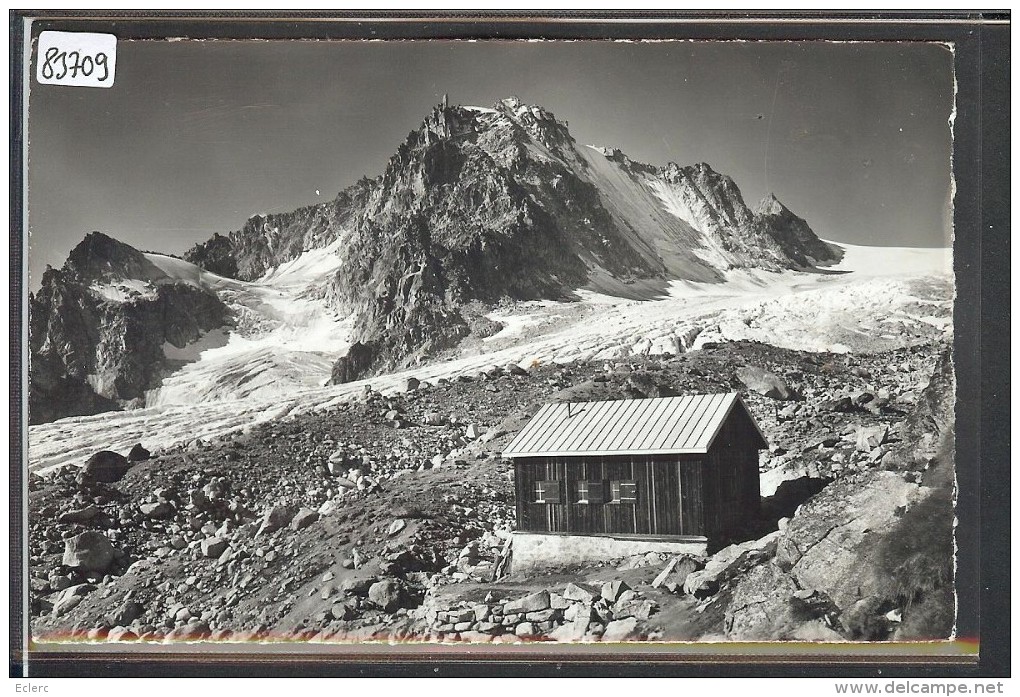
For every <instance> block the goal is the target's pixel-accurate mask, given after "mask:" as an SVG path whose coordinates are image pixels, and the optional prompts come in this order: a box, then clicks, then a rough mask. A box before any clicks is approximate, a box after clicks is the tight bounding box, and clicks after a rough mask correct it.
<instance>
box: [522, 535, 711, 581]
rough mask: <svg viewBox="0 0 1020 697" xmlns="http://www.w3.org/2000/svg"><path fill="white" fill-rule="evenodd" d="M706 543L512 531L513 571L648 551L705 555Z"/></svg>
mask: <svg viewBox="0 0 1020 697" xmlns="http://www.w3.org/2000/svg"><path fill="white" fill-rule="evenodd" d="M707 546H708V542H707V541H706V540H703V539H702V540H701V541H690V542H687V541H683V542H679V541H675V542H674V541H662V540H623V539H618V538H615V537H602V536H596V535H545V534H541V533H525V532H515V533H514V535H513V558H512V562H511V563H512V573H514V574H515V575H516V574H521V573H532V572H535V571H541V570H545V569H553V568H558V567H565V566H571V565H575V564H588V563H591V562H597V561H609V560H612V559H624V558H626V557H633V556H638V555H642V554H647V553H648V552H656V553H666V554H688V555H693V556H704V555H705V554H706V551H707Z"/></svg>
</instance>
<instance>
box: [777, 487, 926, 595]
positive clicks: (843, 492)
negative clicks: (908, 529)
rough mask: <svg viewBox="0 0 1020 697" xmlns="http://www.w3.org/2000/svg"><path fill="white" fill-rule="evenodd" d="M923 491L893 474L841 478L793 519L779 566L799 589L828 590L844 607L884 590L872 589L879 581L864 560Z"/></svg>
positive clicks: (782, 541)
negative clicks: (868, 571) (865, 570)
mask: <svg viewBox="0 0 1020 697" xmlns="http://www.w3.org/2000/svg"><path fill="white" fill-rule="evenodd" d="M923 495H924V490H923V489H922V488H921V487H919V486H918V485H917V484H914V483H911V482H909V481H907V480H906V479H905V478H904V477H902V476H901V475H898V474H895V473H892V472H882V471H871V472H869V474H868V475H867V476H866V477H864V478H862V479H859V480H855V481H848V480H837V481H836V482H834V483H832V484H830V485H829V486H828V487H827V488H826V489H825V490H824V492H823V493H822V494H819V495H818V496H815V497H813V498H812V499H811V500H809V501H807V502H806V503H805V504H804V505H803V506H802V507H801V509H800V510H799V511H798V512H797V515H796V516H794V518H793V519H792V520H791V521H790V523H789V525H788V526H787V528H786V530H785V531H784V532H783V533H782V536H781V538H780V540H779V544H778V547H777V549H776V557H775V561H776V564H777V565H779V566H780V567H781V568H783V569H784V570H788V571H789V572H790V573H791V574H792V576H793V578H794V580H795V581H796V582H797V584H798V585H799V586H800V587H801V588H814V589H817V590H818V591H821V592H824V593H825V594H826V595H827V596H828V597H829V598H831V599H832V601H833V602H834V603H835V605H836V607H838V608H840V609H841V610H843V609H846V608H848V607H849V606H851V605H852V604H853V603H855V602H857V600H859V599H860V598H861V597H867V596H868V595H876V594H878V592H879V590H880V589H879V588H877V587H876V588H872V587H870V584H872V583H876V581H875V580H874V579H871V578H870V577H866V575H863V574H862V560H865V559H866V558H867V557H868V554H869V551H870V550H871V549H872V548H873V546H874V544H875V542H876V539H877V536H880V535H881V532H882V531H885V530H889V529H890V528H891V527H892V526H893V525H894V523H895V522H896V521H897V520H898V519H899V516H901V515H902V514H903V511H905V510H907V509H909V508H910V507H911V506H912V505H913V504H914V503H915V502H916V501H918V500H919V499H920V498H921V497H922V496H923Z"/></svg>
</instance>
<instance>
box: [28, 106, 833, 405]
mask: <svg viewBox="0 0 1020 697" xmlns="http://www.w3.org/2000/svg"><path fill="white" fill-rule="evenodd" d="M839 255H840V251H839V250H838V249H837V248H835V247H833V246H830V245H828V244H827V243H825V242H823V241H821V240H819V239H818V237H817V236H815V234H814V233H813V232H812V231H811V228H810V227H809V226H808V224H807V223H806V222H805V221H804V220H803V219H801V218H799V217H797V216H796V215H794V214H793V213H792V212H791V211H790V210H789V209H788V208H787V207H786V206H784V205H783V204H782V203H780V202H779V201H778V200H777V199H776V198H775V197H774V196H769V197H767V198H766V199H765V200H764V201H763V202H762V203H761V204H760V205H759V207H758V208H757V210H751V209H750V208H748V206H747V205H746V204H745V203H744V200H743V198H742V196H741V194H740V190H739V189H738V188H737V186H736V184H735V183H734V182H733V180H732V179H730V178H729V177H727V176H725V175H723V174H719V173H718V172H716V171H714V170H713V169H712V168H711V167H710V166H709V165H708V164H706V163H698V164H695V165H690V166H679V165H677V164H673V163H670V164H667V165H665V166H663V167H656V166H653V165H648V164H642V163H640V162H635V161H633V160H631V159H630V158H629V157H627V156H626V155H625V154H624V153H622V152H621V151H620V150H617V149H613V148H602V147H595V146H586V145H578V144H577V143H576V142H575V140H574V138H573V137H572V136H571V134H570V131H569V130H568V128H567V124H566V123H565V122H562V121H559V120H557V119H556V117H555V116H554V115H553V114H552V113H551V112H549V111H547V110H545V109H543V108H542V107H540V106H535V105H528V104H525V103H523V102H522V101H521V100H519V99H517V98H514V97H511V98H508V99H504V100H501V101H499V102H497V103H496V104H494V105H493V106H492V107H477V106H448V105H446V104H445V103H444V104H440V105H438V106H436V107H435V108H433V109H432V111H431V112H430V113H429V114H428V115H427V116H426V117H425V119H424V120H423V122H422V123H421V125H420V126H419V127H418V128H417V129H415V130H413V131H411V132H410V133H409V134H408V136H407V138H406V139H405V140H404V142H403V143H401V144H400V145H399V146H398V147H397V149H396V152H395V153H394V154H393V156H392V157H391V158H390V159H389V161H388V163H387V165H386V168H385V171H384V172H383V173H382V174H381V175H380V176H378V177H376V178H375V179H367V178H363V179H361V180H360V181H358V182H357V183H355V184H354V185H352V186H350V187H348V188H347V189H345V190H344V191H342V192H340V193H339V194H338V195H337V196H336V198H335V199H333V200H332V201H329V202H326V203H321V204H317V205H313V206H307V207H304V208H300V209H298V210H296V211H293V212H291V213H284V214H273V215H256V216H254V217H252V218H250V219H249V220H248V221H247V222H245V224H244V226H243V227H242V228H241V229H240V230H238V231H236V232H232V233H230V234H229V235H219V234H215V235H213V237H212V238H210V239H209V240H207V241H206V242H204V243H201V244H198V245H195V246H194V247H193V248H192V249H191V250H189V251H188V252H187V253H186V255H185V258H184V259H183V260H181V259H175V258H172V257H168V256H165V255H160V254H154V253H143V252H140V251H138V250H136V249H134V248H132V247H130V246H129V245H126V244H124V243H122V242H119V241H117V240H114V239H113V238H111V237H108V236H107V235H104V234H102V233H98V232H95V233H90V234H89V235H87V236H86V237H85V238H84V240H83V241H82V242H81V243H80V244H79V245H78V246H77V247H75V249H74V250H73V251H72V252H71V254H70V256H69V257H68V260H67V262H66V263H65V264H64V266H63V267H62V268H61V269H49V270H48V271H47V272H46V274H45V275H44V277H43V281H42V287H41V288H40V290H39V291H38V293H36V294H35V295H34V296H32V297H31V299H30V313H31V316H30V323H31V351H32V354H31V370H30V379H31V381H32V389H31V393H30V394H31V404H30V411H31V422H32V423H39V422H42V421H49V420H53V419H57V418H61V417H64V416H70V415H79V414H90V413H95V412H97V411H104V410H107V409H113V408H122V407H133V406H142V405H152V404H162V403H164V400H167V399H171V400H172V399H178V398H180V395H182V394H195V395H198V394H201V395H206V396H207V397H208V398H209V399H216V398H220V397H221V396H223V395H227V394H229V395H232V396H233V397H234V398H241V397H243V396H245V395H249V394H253V393H255V392H259V393H260V394H266V393H268V392H271V391H272V390H274V389H284V388H285V387H286V386H294V387H295V389H297V388H302V389H303V388H306V387H308V386H309V385H310V384H311V383H313V382H314V384H315V386H319V385H321V380H322V379H323V378H322V377H321V376H322V374H323V373H322V372H318V371H320V370H321V369H322V367H323V365H325V366H327V372H328V366H329V365H332V381H333V382H335V383H342V382H349V381H351V380H355V379H359V378H362V377H366V376H368V375H373V374H377V373H379V372H384V371H391V370H394V369H398V368H401V367H407V366H411V365H416V364H419V363H422V362H425V361H428V360H430V359H434V358H435V357H437V356H438V355H440V354H442V353H443V352H446V351H449V350H450V349H453V348H454V347H456V346H458V344H460V343H461V342H462V341H463V340H464V339H466V338H468V337H471V336H473V337H475V338H479V337H482V338H484V337H486V336H488V335H491V334H493V333H494V332H496V331H498V330H499V328H500V325H499V324H498V323H497V322H495V321H493V320H492V319H491V318H490V317H489V316H488V315H491V314H492V312H491V310H492V305H493V304H496V303H499V302H501V301H504V300H510V301H513V300H540V299H552V300H570V299H573V298H576V297H578V296H577V292H578V291H581V290H589V291H597V292H600V293H604V294H609V295H615V296H619V297H624V298H632V299H646V298H653V297H657V296H660V295H664V294H665V293H666V292H667V290H668V286H669V283H670V282H671V281H674V280H686V281H697V282H702V283H713V282H721V281H724V280H725V279H726V277H727V273H728V272H729V271H731V270H733V269H741V268H748V269H764V270H768V271H776V272H778V271H783V270H787V269H801V268H809V267H811V266H812V265H814V264H816V263H826V262H832V261H835V260H837V259H838V258H839ZM213 330H222V331H215V332H214V331H213ZM214 335H215V336H214ZM199 338H202V339H203V342H202V343H201V346H199V344H196V343H195V342H196V341H197V340H198V339H199ZM274 342H276V343H274ZM281 342H282V343H281ZM227 344H230V345H229V346H227ZM216 349H223V350H222V351H219V352H218V353H215V355H214V356H213V354H207V355H206V356H205V357H204V358H203V360H206V359H210V356H213V358H214V359H215V360H216V361H219V363H216V365H217V366H218V368H217V370H218V371H219V372H216V373H215V374H206V373H203V372H202V368H201V367H200V366H195V365H190V366H189V367H186V365H185V364H192V363H195V362H196V360H197V355H198V354H200V353H202V351H208V350H216ZM337 356H340V358H337ZM334 361H335V364H334ZM188 370H190V372H188ZM183 372H187V373H188V374H187V375H186V376H184V377H182V373H183ZM281 376H282V377H281ZM171 377H172V379H171V380H170V382H174V381H176V382H175V383H174V384H172V385H169V384H168V378H171ZM316 381H318V382H316ZM221 383H224V385H226V387H225V388H224V389H222V390H221V389H220V387H219V386H220V385H221ZM217 390H220V391H219V392H217ZM239 390H240V391H239ZM175 395H176V396H175ZM200 398H202V399H204V398H206V397H200Z"/></svg>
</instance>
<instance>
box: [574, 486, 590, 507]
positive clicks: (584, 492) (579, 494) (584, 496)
mask: <svg viewBox="0 0 1020 697" xmlns="http://www.w3.org/2000/svg"><path fill="white" fill-rule="evenodd" d="M574 501H576V502H577V503H588V482H584V481H580V482H574Z"/></svg>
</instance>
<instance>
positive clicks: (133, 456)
mask: <svg viewBox="0 0 1020 697" xmlns="http://www.w3.org/2000/svg"><path fill="white" fill-rule="evenodd" d="M150 455H151V453H149V451H148V450H146V449H145V448H143V447H142V444H141V443H135V445H134V447H132V448H131V452H129V453H128V455H127V459H128V460H129V461H130V462H142V461H143V460H148V459H149V456H150Z"/></svg>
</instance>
